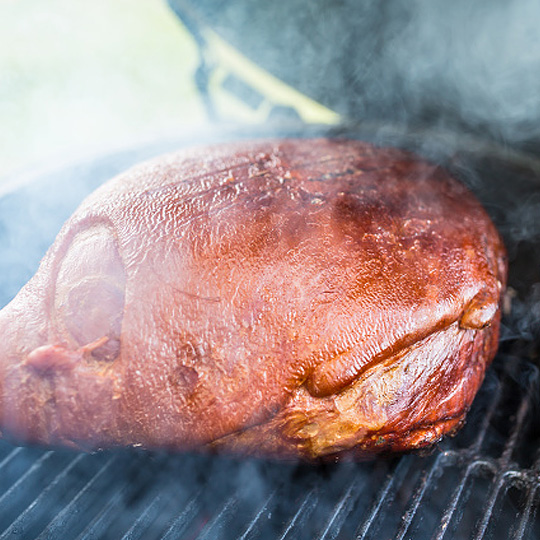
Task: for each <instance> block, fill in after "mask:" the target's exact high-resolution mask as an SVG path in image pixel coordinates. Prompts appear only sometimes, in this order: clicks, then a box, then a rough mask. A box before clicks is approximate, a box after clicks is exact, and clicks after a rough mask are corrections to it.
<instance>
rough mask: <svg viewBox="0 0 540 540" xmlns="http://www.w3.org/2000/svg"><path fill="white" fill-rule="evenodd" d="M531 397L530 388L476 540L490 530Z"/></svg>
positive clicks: (487, 503) (504, 455) (493, 486)
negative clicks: (490, 523) (507, 468)
mask: <svg viewBox="0 0 540 540" xmlns="http://www.w3.org/2000/svg"><path fill="white" fill-rule="evenodd" d="M530 397H531V396H530V388H529V389H528V392H527V393H526V394H525V396H524V398H523V399H522V401H521V404H520V407H519V411H518V414H517V418H516V423H515V425H514V428H513V429H512V431H511V433H510V437H509V439H508V442H507V443H506V445H505V447H504V451H503V453H502V455H501V458H500V460H499V472H498V474H497V476H496V477H495V480H494V482H493V484H492V488H491V491H490V493H489V496H488V499H487V502H486V504H485V506H484V509H483V512H482V515H483V518H482V520H481V522H480V523H479V525H478V529H477V532H476V535H475V539H476V540H481V539H482V538H484V536H485V534H486V531H487V528H488V525H489V522H490V520H491V516H492V513H493V508H494V506H495V503H496V501H497V497H498V494H499V492H500V490H501V488H502V487H503V485H504V483H505V476H506V474H507V471H505V469H506V467H507V466H508V464H509V462H510V458H511V457H512V453H513V451H514V449H515V447H516V443H517V439H518V436H519V434H520V433H521V430H522V427H523V423H524V421H525V418H526V415H527V412H528V410H529V402H530Z"/></svg>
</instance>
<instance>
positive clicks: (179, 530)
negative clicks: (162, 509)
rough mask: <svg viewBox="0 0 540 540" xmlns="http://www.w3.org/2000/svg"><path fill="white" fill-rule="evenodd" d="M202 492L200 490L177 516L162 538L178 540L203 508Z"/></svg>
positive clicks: (162, 539)
mask: <svg viewBox="0 0 540 540" xmlns="http://www.w3.org/2000/svg"><path fill="white" fill-rule="evenodd" d="M200 499H201V492H200V491H199V492H198V493H197V494H196V495H195V496H194V497H193V498H192V499H191V501H190V502H189V504H188V505H187V506H186V508H185V509H184V510H183V511H182V512H181V513H180V514H179V515H178V516H177V517H176V518H175V520H174V521H173V522H172V523H171V525H170V526H169V528H168V529H167V531H165V533H164V534H163V537H162V538H161V540H178V539H179V538H181V535H183V534H184V532H185V531H186V529H187V528H188V526H189V525H190V524H191V522H192V521H193V520H194V519H195V517H196V516H197V514H198V513H199V512H200V509H201V501H200Z"/></svg>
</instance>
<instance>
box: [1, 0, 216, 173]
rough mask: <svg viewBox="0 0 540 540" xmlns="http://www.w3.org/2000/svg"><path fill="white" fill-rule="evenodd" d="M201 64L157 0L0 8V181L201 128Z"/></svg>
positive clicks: (18, 1)
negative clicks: (197, 74)
mask: <svg viewBox="0 0 540 540" xmlns="http://www.w3.org/2000/svg"><path fill="white" fill-rule="evenodd" d="M197 63H198V55H197V50H196V45H195V43H194V41H193V38H192V37H191V36H190V34H189V33H188V32H187V31H186V29H185V28H184V26H183V25H182V23H181V22H180V21H179V19H178V18H177V17H176V16H175V15H174V14H173V12H172V11H171V10H170V9H169V7H168V5H167V4H166V2H164V1H161V0H136V1H129V0H93V1H92V2H86V1H83V0H47V1H46V2H42V1H39V0H0V126H1V127H0V179H1V178H6V177H7V176H10V175H13V174H16V173H17V172H18V171H19V170H21V169H23V168H27V167H33V166H40V165H43V164H44V163H45V162H47V163H48V162H51V163H57V162H58V161H65V160H66V159H70V158H71V159H76V157H77V156H79V155H86V154H88V153H92V152H96V153H99V152H100V151H102V150H104V149H106V148H107V149H111V148H116V147H118V146H124V145H129V144H131V143H132V142H139V141H141V140H142V139H150V138H152V137H153V136H157V135H159V136H163V135H164V134H167V133H170V132H175V133H176V132H178V130H182V129H186V130H187V129H189V128H191V127H193V126H197V125H201V124H203V123H204V122H205V120H206V113H205V110H204V108H203V106H202V104H201V101H200V98H199V97H198V94H197V92H196V90H195V82H194V77H193V73H194V71H195V69H196V66H197Z"/></svg>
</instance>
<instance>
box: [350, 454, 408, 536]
mask: <svg viewBox="0 0 540 540" xmlns="http://www.w3.org/2000/svg"><path fill="white" fill-rule="evenodd" d="M411 464H412V460H411V459H410V457H409V456H406V457H403V458H401V459H400V461H399V463H398V466H397V467H396V468H395V470H394V471H393V473H391V474H390V476H389V477H388V479H387V480H386V482H385V484H384V485H383V487H382V489H381V491H380V492H379V494H378V495H377V497H376V499H375V503H374V505H373V506H372V508H371V511H370V513H369V515H368V516H367V518H366V519H365V520H364V522H363V524H362V526H361V528H360V531H359V532H358V533H357V534H356V540H364V539H365V538H367V534H368V532H369V530H370V529H371V526H372V525H373V523H374V522H375V518H376V517H377V515H378V514H379V512H380V511H381V509H382V508H383V506H384V504H385V503H388V502H389V499H390V498H391V497H392V496H393V494H394V492H395V486H396V485H397V483H398V481H400V480H398V479H399V478H401V479H402V477H404V476H405V475H406V474H407V472H408V470H409V469H410V467H411Z"/></svg>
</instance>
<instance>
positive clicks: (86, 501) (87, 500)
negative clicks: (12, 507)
mask: <svg viewBox="0 0 540 540" xmlns="http://www.w3.org/2000/svg"><path fill="white" fill-rule="evenodd" d="M115 462H116V458H115V456H113V457H111V458H110V459H109V460H108V461H107V462H105V464H104V465H103V466H102V467H101V469H99V471H98V472H97V473H96V474H95V475H94V476H93V477H92V478H91V479H90V480H89V481H88V482H87V483H86V484H85V485H84V486H83V487H82V488H81V490H80V491H79V492H78V493H77V494H76V495H75V497H74V498H73V499H72V500H71V501H70V502H69V503H68V504H67V505H66V506H64V508H63V509H62V510H60V511H59V512H58V514H57V515H56V517H55V519H54V520H53V521H52V522H51V523H50V524H49V525H48V526H47V528H46V529H45V530H44V531H43V532H42V533H41V534H40V535H39V537H38V540H48V539H50V540H55V539H57V538H62V537H64V536H65V535H67V534H68V530H69V529H70V528H73V527H74V525H75V523H76V521H77V520H78V519H80V516H81V515H83V516H84V515H85V513H86V512H87V511H88V509H89V508H90V506H91V504H92V502H93V499H92V497H91V496H90V492H91V491H92V489H95V486H96V484H97V483H98V482H99V481H100V480H101V479H103V477H104V476H105V475H107V474H108V473H109V472H110V470H111V467H112V465H113V464H114V463H115Z"/></svg>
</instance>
